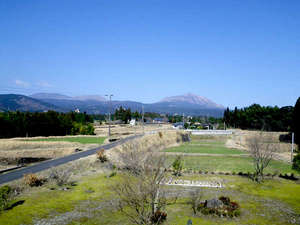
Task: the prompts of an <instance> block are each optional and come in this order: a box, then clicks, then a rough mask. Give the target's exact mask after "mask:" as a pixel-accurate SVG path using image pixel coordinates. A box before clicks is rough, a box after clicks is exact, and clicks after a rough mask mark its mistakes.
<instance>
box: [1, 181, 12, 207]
mask: <svg viewBox="0 0 300 225" xmlns="http://www.w3.org/2000/svg"><path fill="white" fill-rule="evenodd" d="M11 192H12V188H11V187H10V186H8V185H5V186H2V187H0V211H2V210H5V209H7V207H8V204H9V200H10V195H11Z"/></svg>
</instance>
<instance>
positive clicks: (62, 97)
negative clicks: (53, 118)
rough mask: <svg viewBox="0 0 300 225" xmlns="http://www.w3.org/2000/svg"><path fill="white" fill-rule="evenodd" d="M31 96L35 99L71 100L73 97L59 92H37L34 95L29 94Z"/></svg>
mask: <svg viewBox="0 0 300 225" xmlns="http://www.w3.org/2000/svg"><path fill="white" fill-rule="evenodd" d="M29 97H31V98H35V99H58V100H71V99H72V97H70V96H67V95H62V94H58V93H35V94H32V95H29Z"/></svg>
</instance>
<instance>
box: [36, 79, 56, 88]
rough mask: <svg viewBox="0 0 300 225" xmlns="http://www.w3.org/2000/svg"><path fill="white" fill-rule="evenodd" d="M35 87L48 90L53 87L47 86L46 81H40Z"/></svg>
mask: <svg viewBox="0 0 300 225" xmlns="http://www.w3.org/2000/svg"><path fill="white" fill-rule="evenodd" d="M36 85H37V86H39V87H43V88H50V87H53V85H52V84H49V83H48V82H47V81H40V82H37V83H36Z"/></svg>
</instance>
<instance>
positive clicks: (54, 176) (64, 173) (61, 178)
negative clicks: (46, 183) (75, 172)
mask: <svg viewBox="0 0 300 225" xmlns="http://www.w3.org/2000/svg"><path fill="white" fill-rule="evenodd" d="M71 173H72V172H71V171H70V170H67V169H57V168H53V169H51V172H50V175H49V179H51V180H53V181H55V183H56V184H57V185H58V186H63V185H66V184H68V183H69V179H70V176H71Z"/></svg>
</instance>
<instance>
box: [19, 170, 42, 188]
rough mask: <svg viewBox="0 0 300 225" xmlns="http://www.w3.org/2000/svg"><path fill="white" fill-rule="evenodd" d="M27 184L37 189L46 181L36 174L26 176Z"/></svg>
mask: <svg viewBox="0 0 300 225" xmlns="http://www.w3.org/2000/svg"><path fill="white" fill-rule="evenodd" d="M24 181H25V184H27V185H29V186H30V187H37V186H41V185H42V184H43V183H44V181H45V180H44V179H42V178H39V177H38V176H37V175H35V174H34V173H29V174H25V175H24Z"/></svg>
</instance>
